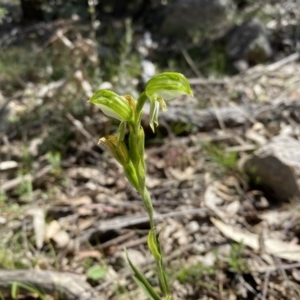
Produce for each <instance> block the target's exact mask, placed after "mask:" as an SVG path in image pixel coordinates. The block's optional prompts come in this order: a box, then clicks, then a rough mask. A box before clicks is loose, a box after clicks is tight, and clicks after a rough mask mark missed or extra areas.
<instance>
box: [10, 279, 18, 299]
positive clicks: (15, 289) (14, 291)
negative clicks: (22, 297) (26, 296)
mask: <svg viewBox="0 0 300 300" xmlns="http://www.w3.org/2000/svg"><path fill="white" fill-rule="evenodd" d="M18 294H19V286H18V284H17V283H16V282H14V283H13V284H12V286H11V297H12V298H13V299H17V297H18Z"/></svg>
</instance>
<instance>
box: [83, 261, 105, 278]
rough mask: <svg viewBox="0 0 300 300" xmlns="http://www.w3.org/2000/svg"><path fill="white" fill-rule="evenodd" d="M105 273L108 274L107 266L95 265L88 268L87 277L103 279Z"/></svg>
mask: <svg viewBox="0 0 300 300" xmlns="http://www.w3.org/2000/svg"><path fill="white" fill-rule="evenodd" d="M105 274H106V270H105V268H103V267H101V266H99V265H94V266H92V267H90V268H89V269H88V270H87V277H88V278H90V279H92V280H99V279H102V278H103V277H104V276H105Z"/></svg>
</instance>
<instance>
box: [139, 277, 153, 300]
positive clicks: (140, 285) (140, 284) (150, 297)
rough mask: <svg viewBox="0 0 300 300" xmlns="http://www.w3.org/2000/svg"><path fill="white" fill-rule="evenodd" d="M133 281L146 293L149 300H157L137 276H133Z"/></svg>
mask: <svg viewBox="0 0 300 300" xmlns="http://www.w3.org/2000/svg"><path fill="white" fill-rule="evenodd" d="M133 280H134V281H135V282H136V284H137V285H138V286H139V287H140V288H141V289H142V290H143V291H144V293H145V294H146V295H147V296H148V297H149V299H151V300H155V299H156V298H154V297H153V296H152V295H151V293H150V292H149V291H148V290H147V288H146V287H145V285H144V284H143V283H142V282H141V281H140V280H138V279H137V278H136V277H135V276H133Z"/></svg>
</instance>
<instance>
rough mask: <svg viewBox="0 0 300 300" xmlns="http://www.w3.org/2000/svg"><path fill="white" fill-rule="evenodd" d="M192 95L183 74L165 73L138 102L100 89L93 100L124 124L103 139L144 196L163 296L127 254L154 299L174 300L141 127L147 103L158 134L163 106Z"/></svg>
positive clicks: (141, 284)
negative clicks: (116, 131)
mask: <svg viewBox="0 0 300 300" xmlns="http://www.w3.org/2000/svg"><path fill="white" fill-rule="evenodd" d="M184 94H188V95H192V91H191V89H190V86H189V83H188V81H187V80H186V78H185V77H184V76H183V75H181V74H179V73H168V72H166V73H162V74H159V75H157V76H155V77H154V78H152V79H150V80H149V81H148V83H147V85H146V88H145V91H144V92H143V93H142V94H141V95H140V97H139V98H138V100H137V102H135V101H134V99H133V98H132V97H131V96H128V95H127V96H124V97H122V96H119V95H117V94H115V93H113V92H111V91H107V90H99V91H97V92H96V93H95V94H94V95H93V97H92V98H91V99H90V100H89V101H90V102H91V103H93V104H95V105H97V106H98V107H99V108H100V109H101V110H102V111H103V112H104V113H105V114H106V115H108V116H110V117H114V118H116V119H118V120H120V121H121V124H120V126H119V132H118V135H117V136H107V137H104V138H101V139H100V141H99V142H101V143H102V144H103V145H104V146H105V147H106V148H107V149H108V150H109V151H110V153H111V154H112V155H113V156H114V158H115V159H116V160H117V161H118V162H119V163H120V164H121V165H122V166H123V168H124V173H125V175H126V177H127V178H128V180H129V182H130V183H131V184H132V186H133V187H134V188H135V189H136V190H137V191H138V192H139V194H140V195H141V198H142V201H143V204H144V207H145V210H146V212H147V214H148V217H149V223H150V231H149V234H148V247H149V250H150V252H151V254H152V256H153V258H154V260H155V263H156V269H157V275H158V281H159V286H160V291H161V294H162V295H163V298H161V297H160V296H159V294H158V293H157V292H156V290H155V289H154V288H153V287H152V286H151V284H150V283H149V282H148V280H147V279H146V278H145V277H144V275H143V274H142V273H141V272H140V271H139V270H138V269H137V268H136V267H135V266H134V264H133V263H132V262H131V261H130V258H129V257H128V255H127V258H128V262H129V264H130V266H131V268H132V270H133V272H134V274H135V276H134V280H135V281H136V283H137V284H138V285H139V286H140V287H141V288H142V289H143V290H144V291H145V293H146V294H147V295H148V297H149V298H150V299H151V300H159V299H164V300H172V296H171V293H170V288H169V284H168V280H167V276H166V271H165V268H164V264H163V254H162V250H161V245H160V242H159V233H157V231H156V227H155V222H154V216H153V214H154V212H153V205H152V201H151V196H150V193H149V191H148V189H147V187H146V164H145V158H144V152H145V133H144V129H143V128H142V126H141V120H142V115H143V108H144V105H145V103H146V101H147V100H149V101H150V126H151V128H152V130H153V131H154V128H155V125H156V126H157V125H158V111H159V107H161V108H162V109H163V110H165V109H166V104H165V102H164V99H165V100H169V99H171V98H174V97H177V96H179V95H184ZM126 125H127V126H128V129H129V138H128V145H129V147H128V148H127V146H126V145H125V143H124V142H123V139H124V136H125V130H126Z"/></svg>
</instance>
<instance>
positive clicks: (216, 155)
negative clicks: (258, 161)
mask: <svg viewBox="0 0 300 300" xmlns="http://www.w3.org/2000/svg"><path fill="white" fill-rule="evenodd" d="M203 148H204V149H205V150H206V151H207V152H208V154H209V156H211V158H212V160H213V161H215V162H216V163H217V164H218V165H220V166H222V167H223V169H224V171H228V170H235V169H236V168H237V161H238V154H237V152H229V153H228V152H226V151H225V149H223V148H222V146H216V145H213V144H204V145H203Z"/></svg>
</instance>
